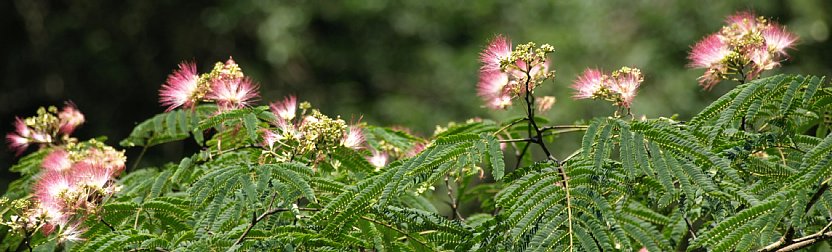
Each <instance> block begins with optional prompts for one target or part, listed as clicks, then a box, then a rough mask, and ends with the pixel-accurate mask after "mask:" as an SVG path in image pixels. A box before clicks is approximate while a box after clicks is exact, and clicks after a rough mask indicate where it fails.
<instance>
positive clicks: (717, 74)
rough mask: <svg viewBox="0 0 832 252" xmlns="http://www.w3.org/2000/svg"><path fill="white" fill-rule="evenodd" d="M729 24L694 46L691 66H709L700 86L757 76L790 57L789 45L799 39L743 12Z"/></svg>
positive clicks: (711, 85) (737, 14)
mask: <svg viewBox="0 0 832 252" xmlns="http://www.w3.org/2000/svg"><path fill="white" fill-rule="evenodd" d="M725 22H726V24H727V26H724V27H722V29H721V30H720V31H719V32H717V33H714V34H711V35H708V36H707V37H705V38H704V39H702V40H701V41H699V42H698V43H696V45H694V46H693V48H692V49H691V52H690V55H689V56H688V59H690V61H691V62H690V63H689V64H688V66H689V67H693V68H705V69H706V70H705V74H704V75H702V76H701V77H699V85H701V86H702V87H703V88H705V89H710V88H712V87H713V86H714V85H716V84H717V83H719V81H721V80H724V79H732V78H735V79H740V80H741V81H747V80H751V79H755V78H757V77H758V76H760V74H761V73H762V72H763V71H765V70H770V69H774V68H776V67H779V66H780V62H781V61H783V60H785V59H786V58H788V54H787V53H786V49H787V48H792V47H793V46H794V44H795V43H796V42H797V40H798V38H797V36H796V35H794V34H792V33H790V32H788V31H786V28H785V27H783V26H781V25H779V24H777V23H776V22H771V21H769V20H766V19H765V18H763V17H758V16H756V14H754V12H750V11H743V12H738V13H736V14H734V15H731V16H729V17H728V18H726V20H725Z"/></svg>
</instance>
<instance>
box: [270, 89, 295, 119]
mask: <svg viewBox="0 0 832 252" xmlns="http://www.w3.org/2000/svg"><path fill="white" fill-rule="evenodd" d="M269 108H271V111H272V113H274V114H275V115H276V116H277V117H278V118H279V119H282V120H286V121H291V120H292V119H295V114H296V113H297V111H298V98H297V97H295V96H294V95H290V96H287V97H285V98H283V100H282V101H276V102H273V103H272V104H270V105H269Z"/></svg>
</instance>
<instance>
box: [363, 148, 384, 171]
mask: <svg viewBox="0 0 832 252" xmlns="http://www.w3.org/2000/svg"><path fill="white" fill-rule="evenodd" d="M388 158H389V156H387V153H386V152H383V151H377V150H373V151H372V156H370V157H369V158H367V161H370V164H372V165H373V166H375V167H376V170H378V169H381V168H384V166H385V165H387V159H388Z"/></svg>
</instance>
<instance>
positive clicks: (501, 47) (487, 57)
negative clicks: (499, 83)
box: [480, 35, 511, 72]
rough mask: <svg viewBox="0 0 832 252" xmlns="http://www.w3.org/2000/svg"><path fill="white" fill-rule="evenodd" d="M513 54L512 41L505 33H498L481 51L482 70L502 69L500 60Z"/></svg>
mask: <svg viewBox="0 0 832 252" xmlns="http://www.w3.org/2000/svg"><path fill="white" fill-rule="evenodd" d="M510 56H511V41H510V40H509V39H508V38H506V37H505V36H503V35H497V36H495V37H494V38H493V39H491V42H489V43H488V46H486V47H485V50H483V51H482V53H480V62H482V64H483V65H482V67H481V68H480V70H481V71H498V72H499V71H500V62H501V61H502V60H504V59H508V58H509V57H510Z"/></svg>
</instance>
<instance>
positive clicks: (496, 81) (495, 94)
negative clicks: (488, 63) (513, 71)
mask: <svg viewBox="0 0 832 252" xmlns="http://www.w3.org/2000/svg"><path fill="white" fill-rule="evenodd" d="M508 81H509V79H508V74H506V73H502V72H500V71H499V70H489V71H486V70H483V71H482V72H481V73H480V81H479V83H478V84H477V95H479V96H480V98H482V99H483V101H485V104H486V107H488V108H491V109H506V108H508V107H509V106H511V90H510V89H509V88H508V86H507V85H508V84H509V83H508Z"/></svg>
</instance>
